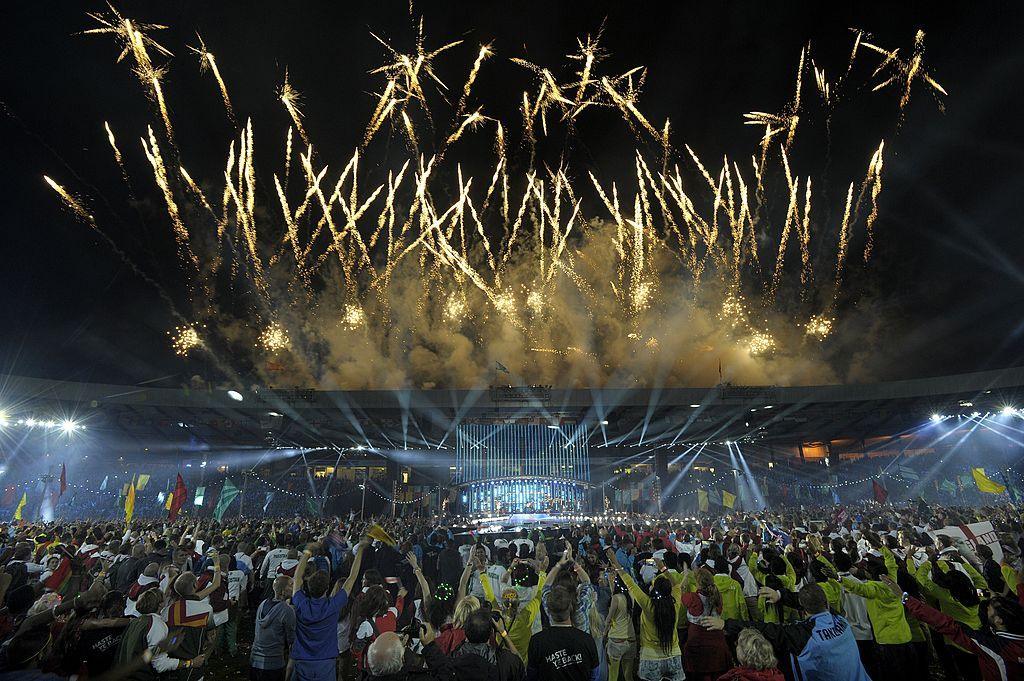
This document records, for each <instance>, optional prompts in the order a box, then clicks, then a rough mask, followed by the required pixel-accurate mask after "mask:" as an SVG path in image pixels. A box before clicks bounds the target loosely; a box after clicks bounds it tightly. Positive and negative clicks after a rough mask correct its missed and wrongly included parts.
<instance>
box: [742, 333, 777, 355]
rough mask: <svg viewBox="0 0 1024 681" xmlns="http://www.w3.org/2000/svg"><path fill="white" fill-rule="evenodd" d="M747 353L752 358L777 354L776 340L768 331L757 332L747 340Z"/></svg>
mask: <svg viewBox="0 0 1024 681" xmlns="http://www.w3.org/2000/svg"><path fill="white" fill-rule="evenodd" d="M746 345H747V351H748V352H749V353H750V354H751V356H752V357H764V356H766V355H770V354H772V353H774V352H775V349H776V343H775V338H774V336H772V335H771V334H770V333H768V332H767V331H755V332H754V333H752V334H751V335H750V336H749V337H748V338H747V339H746Z"/></svg>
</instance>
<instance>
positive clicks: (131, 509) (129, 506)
mask: <svg viewBox="0 0 1024 681" xmlns="http://www.w3.org/2000/svg"><path fill="white" fill-rule="evenodd" d="M134 514H135V484H134V481H133V482H132V483H131V484H129V485H128V496H126V497H125V498H124V524H125V525H129V526H130V525H131V524H132V516H133V515H134Z"/></svg>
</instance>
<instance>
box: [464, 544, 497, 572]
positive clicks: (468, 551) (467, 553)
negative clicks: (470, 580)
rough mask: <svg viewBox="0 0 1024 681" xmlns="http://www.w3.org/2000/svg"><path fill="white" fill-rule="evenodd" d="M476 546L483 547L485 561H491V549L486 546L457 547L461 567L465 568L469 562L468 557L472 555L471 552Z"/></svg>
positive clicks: (469, 545)
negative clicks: (460, 558) (485, 556)
mask: <svg viewBox="0 0 1024 681" xmlns="http://www.w3.org/2000/svg"><path fill="white" fill-rule="evenodd" d="M477 546H483V547H484V554H486V555H487V560H490V559H491V549H490V547H488V546H487V545H486V544H463V545H462V546H460V547H459V556H461V557H462V567H466V564H467V563H468V562H469V558H470V556H472V555H473V550H474V549H475V548H476V547H477Z"/></svg>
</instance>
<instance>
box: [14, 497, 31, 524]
mask: <svg viewBox="0 0 1024 681" xmlns="http://www.w3.org/2000/svg"><path fill="white" fill-rule="evenodd" d="M27 503H28V492H22V493H21V501H19V502H18V508H16V509H14V519H15V520H21V509H23V508H25V504H27Z"/></svg>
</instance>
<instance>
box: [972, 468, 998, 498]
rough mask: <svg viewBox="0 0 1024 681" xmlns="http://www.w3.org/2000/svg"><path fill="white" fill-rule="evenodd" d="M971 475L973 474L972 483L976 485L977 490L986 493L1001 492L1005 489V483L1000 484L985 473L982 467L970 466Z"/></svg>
mask: <svg viewBox="0 0 1024 681" xmlns="http://www.w3.org/2000/svg"><path fill="white" fill-rule="evenodd" d="M971 475H973V476H974V484H975V485H977V486H978V491H979V492H985V493H986V494H1002V493H1003V492H1005V491H1006V486H1005V485H1000V484H999V483H998V482H996V481H995V480H992V479H990V478H989V477H988V476H987V475H985V469H984V468H972V469H971Z"/></svg>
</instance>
